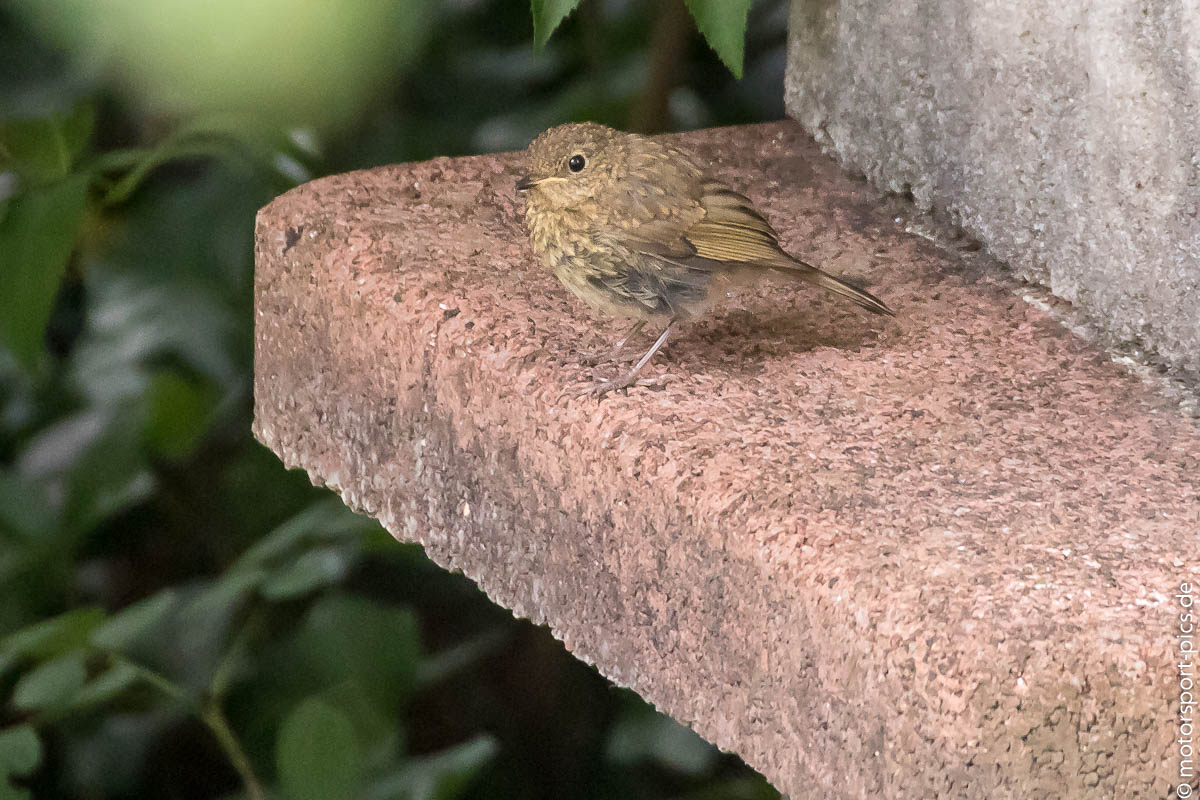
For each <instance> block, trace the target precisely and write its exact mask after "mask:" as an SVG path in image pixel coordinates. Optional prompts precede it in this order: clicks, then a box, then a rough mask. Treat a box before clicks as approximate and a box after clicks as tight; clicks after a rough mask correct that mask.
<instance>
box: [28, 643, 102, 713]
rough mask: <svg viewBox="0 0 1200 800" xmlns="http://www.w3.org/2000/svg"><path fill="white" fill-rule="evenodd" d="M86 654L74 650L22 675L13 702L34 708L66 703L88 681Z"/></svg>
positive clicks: (60, 705) (56, 706)
mask: <svg viewBox="0 0 1200 800" xmlns="http://www.w3.org/2000/svg"><path fill="white" fill-rule="evenodd" d="M85 655H86V654H85V653H84V652H83V651H82V650H76V651H74V652H72V653H68V654H67V655H65V656H62V657H61V658H56V659H55V660H53V661H47V662H46V663H45V664H42V665H41V666H40V667H38V668H37V669H35V670H34V671H33V672H30V673H29V674H27V675H25V676H23V677H22V678H21V680H19V681H17V686H16V688H15V689H14V690H13V705H15V706H16V707H17V708H22V709H26V710H29V711H37V710H40V709H46V708H60V707H62V706H65V705H67V704H69V703H70V702H71V701H72V700H73V699H74V698H75V695H76V694H78V692H79V690H80V689H82V688H83V684H84V682H85V681H86V680H87V667H86V665H85V664H84V657H85Z"/></svg>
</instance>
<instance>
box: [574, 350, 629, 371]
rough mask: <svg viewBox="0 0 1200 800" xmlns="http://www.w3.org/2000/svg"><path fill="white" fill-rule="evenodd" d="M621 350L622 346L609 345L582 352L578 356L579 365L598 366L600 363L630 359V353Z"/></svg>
mask: <svg viewBox="0 0 1200 800" xmlns="http://www.w3.org/2000/svg"><path fill="white" fill-rule="evenodd" d="M622 350H624V348H623V347H609V348H605V349H603V350H594V351H592V352H590V353H583V354H581V355H580V356H579V365H580V366H581V367H598V366H600V365H602V364H611V363H613V362H618V363H622V362H626V361H629V360H631V358H632V354H630V353H624V354H622V352H621V351H622Z"/></svg>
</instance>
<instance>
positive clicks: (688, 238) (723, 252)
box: [620, 180, 789, 270]
mask: <svg viewBox="0 0 1200 800" xmlns="http://www.w3.org/2000/svg"><path fill="white" fill-rule="evenodd" d="M697 189H698V191H697V194H698V195H699V196H698V198H697V199H696V200H694V201H693V202H692V203H690V204H689V205H687V206H684V207H682V208H681V207H678V206H676V207H674V208H672V209H670V211H666V210H664V211H662V212H660V213H657V214H655V215H653V216H649V217H648V218H646V219H643V220H642V221H640V222H639V223H638V224H637V225H634V226H632V227H630V228H628V229H626V230H623V231H621V234H620V238H621V240H622V242H623V243H624V244H625V245H626V246H628V247H631V248H633V249H634V250H637V251H638V252H639V253H642V254H643V255H646V256H650V257H651V258H661V259H664V260H667V261H670V262H672V263H677V264H678V265H679V266H685V267H695V268H701V269H710V270H711V269H712V268H713V267H715V266H717V265H716V264H714V263H713V262H726V263H734V264H736V263H755V262H778V261H780V260H781V259H782V260H784V261H787V260H789V258H788V256H787V255H786V254H785V253H784V252H783V251H782V250H780V248H779V242H778V235H777V234H776V233H775V230H774V229H773V228H772V227H771V225H770V223H768V222H767V221H766V220H765V219H764V218H763V216H762V215H761V214H759V213H758V212H757V211H755V210H754V206H753V204H752V203H751V202H750V200H749V198H747V197H746V196H745V195H742V194H739V193H737V192H735V191H733V190H732V189H730V188H729V187H728V186H726V185H725V184H723V183H721V182H720V181H715V180H705V181H703V182H702V183H699V185H698V186H697Z"/></svg>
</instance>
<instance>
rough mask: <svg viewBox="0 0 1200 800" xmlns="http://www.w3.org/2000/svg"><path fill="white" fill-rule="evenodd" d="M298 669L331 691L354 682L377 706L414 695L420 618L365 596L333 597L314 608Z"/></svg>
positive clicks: (301, 638) (301, 639)
mask: <svg viewBox="0 0 1200 800" xmlns="http://www.w3.org/2000/svg"><path fill="white" fill-rule="evenodd" d="M295 646H296V653H295V658H296V660H297V662H298V664H297V666H299V665H304V666H306V667H307V668H308V670H310V671H311V673H312V674H313V675H314V676H315V677H319V678H320V679H321V683H322V684H323V685H325V686H336V685H337V684H340V683H343V682H346V681H353V682H355V683H357V684H358V685H359V686H360V687H361V688H362V689H363V690H364V691H366V692H367V693H368V694H369V696H370V697H371V698H373V699H374V701H375V702H376V704H377V705H379V706H380V707H382V708H388V707H391V706H394V705H395V704H396V703H397V702H398V700H399V699H400V698H403V697H405V696H406V695H408V694H409V693H411V692H412V690H413V687H414V685H415V683H416V673H417V663H418V661H419V660H420V656H421V652H420V637H419V635H418V630H417V620H416V616H415V615H414V614H413V612H412V611H411V610H410V609H407V608H392V607H387V606H379V605H376V604H375V603H372V602H370V601H369V600H365V599H363V598H359V597H344V596H340V595H329V596H326V597H323V598H321V600H320V601H318V602H317V603H316V605H314V606H313V607H312V610H311V611H309V613H308V616H307V617H306V618H305V620H304V624H303V626H302V627H301V629H300V630H299V631H298V632H297V635H296V639H295Z"/></svg>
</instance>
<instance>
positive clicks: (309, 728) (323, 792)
mask: <svg viewBox="0 0 1200 800" xmlns="http://www.w3.org/2000/svg"><path fill="white" fill-rule="evenodd" d="M275 758H276V767H277V769H278V772H279V782H280V788H282V790H283V796H284V797H285V798H288V800H342V799H343V798H344V800H354V798H356V797H358V796H359V789H360V787H361V785H362V773H363V752H362V747H361V745H360V744H359V741H358V739H357V737H356V736H355V733H354V725H353V724H351V722H350V720H349V719H347V718H346V715H345V714H343V713H342V712H341V711H339V710H338V709H337V708H335V707H334V706H332V705H330V704H329V703H328V702H326V701H325V700H322V699H321V698H319V697H312V698H309V699H307V700H305V701H303V702H302V703H300V705H298V706H297V707H296V708H295V710H293V711H292V713H291V714H289V715H288V717H287V719H286V720H284V722H283V725H282V726H281V727H280V730H279V740H278V742H277V744H276V752H275Z"/></svg>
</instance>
